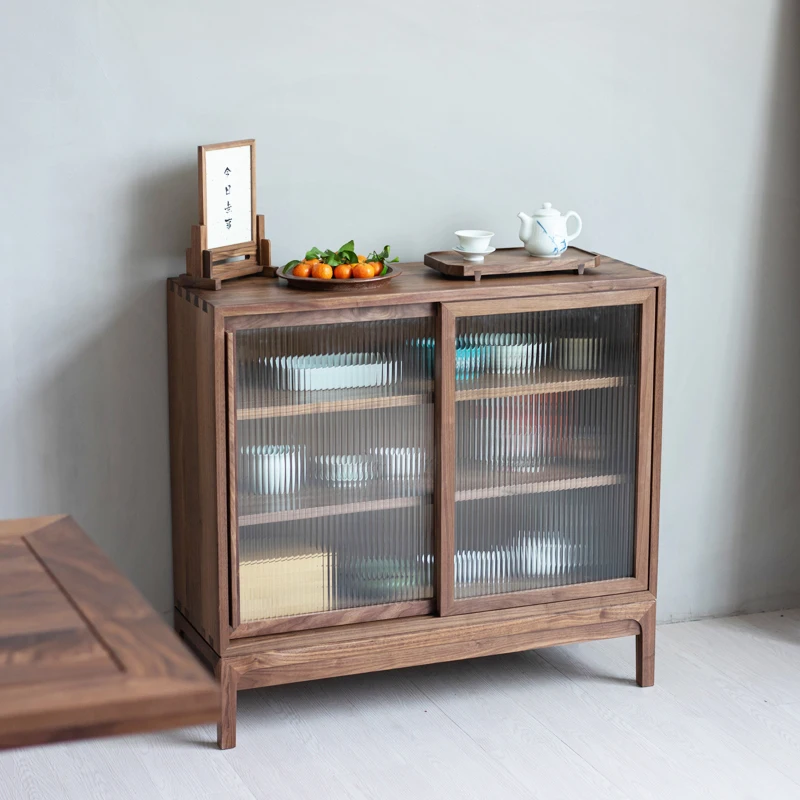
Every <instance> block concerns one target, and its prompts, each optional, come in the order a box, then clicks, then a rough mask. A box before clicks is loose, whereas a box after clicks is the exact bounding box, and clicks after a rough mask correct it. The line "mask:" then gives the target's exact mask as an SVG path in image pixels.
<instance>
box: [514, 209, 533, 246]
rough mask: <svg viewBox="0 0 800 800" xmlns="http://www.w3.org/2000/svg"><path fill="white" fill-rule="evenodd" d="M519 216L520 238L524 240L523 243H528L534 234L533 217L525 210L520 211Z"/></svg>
mask: <svg viewBox="0 0 800 800" xmlns="http://www.w3.org/2000/svg"><path fill="white" fill-rule="evenodd" d="M517 217H518V219H519V220H520V221H521V224H520V226H519V238H520V239H521V240H522V243H523V244H527V243H528V239H530V238H531V235H532V234H533V217H529V216H528V215H527V214H526V213H525V212H524V211H520V212H519V214H517Z"/></svg>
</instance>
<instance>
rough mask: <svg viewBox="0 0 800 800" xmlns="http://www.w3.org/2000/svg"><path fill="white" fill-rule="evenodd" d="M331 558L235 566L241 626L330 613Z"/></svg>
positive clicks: (296, 557) (315, 555) (308, 556)
mask: <svg viewBox="0 0 800 800" xmlns="http://www.w3.org/2000/svg"><path fill="white" fill-rule="evenodd" d="M332 560H333V556H332V555H331V553H328V552H324V551H319V552H309V553H295V554H292V555H286V556H276V557H274V558H265V559H260V560H258V561H243V562H242V563H241V564H240V565H239V587H240V595H241V597H240V613H241V620H242V622H252V621H254V620H260V619H272V618H274V617H289V616H293V615H295V614H311V613H313V612H315V611H328V610H330V574H331V565H332Z"/></svg>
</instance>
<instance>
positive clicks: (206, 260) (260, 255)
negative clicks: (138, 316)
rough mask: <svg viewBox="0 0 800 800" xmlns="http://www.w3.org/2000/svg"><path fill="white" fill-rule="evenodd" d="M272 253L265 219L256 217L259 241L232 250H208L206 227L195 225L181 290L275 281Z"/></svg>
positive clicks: (181, 278)
mask: <svg viewBox="0 0 800 800" xmlns="http://www.w3.org/2000/svg"><path fill="white" fill-rule="evenodd" d="M276 273H277V269H276V268H275V267H273V266H272V249H271V245H270V241H269V239H267V238H265V236H264V215H263V214H258V215H257V216H256V241H254V242H245V243H244V244H237V245H232V246H231V247H217V248H215V249H213V250H209V249H208V248H207V247H206V226H205V225H192V246H191V247H187V248H186V272H185V273H184V274H183V275H181V276H180V277H179V278H178V281H179V282H180V284H181V286H187V287H194V288H195V289H213V290H217V289H221V288H222V281H224V280H228V279H230V278H241V277H244V276H245V275H263V276H265V277H267V278H272V277H274V276H275V274H276Z"/></svg>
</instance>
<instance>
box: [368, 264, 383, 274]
mask: <svg viewBox="0 0 800 800" xmlns="http://www.w3.org/2000/svg"><path fill="white" fill-rule="evenodd" d="M367 264H369V266H371V267H372V269H373V270H374V271H375V274H376V275H379V274H380V271H381V270H382V269H383V264H381V262H380V261H367Z"/></svg>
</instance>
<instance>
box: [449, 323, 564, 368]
mask: <svg viewBox="0 0 800 800" xmlns="http://www.w3.org/2000/svg"><path fill="white" fill-rule="evenodd" d="M549 354H550V346H549V343H547V342H538V341H537V340H536V337H535V336H534V335H533V334H530V333H468V334H464V335H462V336H459V337H458V338H457V340H456V373H457V374H459V376H460V377H464V378H471V377H474V376H476V375H481V374H483V373H487V372H489V373H495V374H512V373H524V372H531V371H532V370H535V369H538V368H540V367H542V366H544V365H545V364H546V363H547V362H548V361H549Z"/></svg>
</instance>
